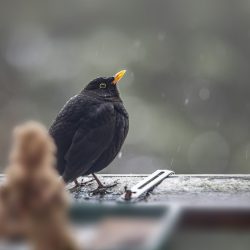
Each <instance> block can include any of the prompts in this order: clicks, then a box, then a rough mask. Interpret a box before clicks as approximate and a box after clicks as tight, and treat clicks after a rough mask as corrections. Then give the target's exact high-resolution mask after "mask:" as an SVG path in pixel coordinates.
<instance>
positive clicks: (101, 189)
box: [92, 173, 117, 194]
mask: <svg viewBox="0 0 250 250" xmlns="http://www.w3.org/2000/svg"><path fill="white" fill-rule="evenodd" d="M92 175H93V177H94V179H95V180H96V182H97V184H98V187H97V189H95V190H94V191H93V194H104V193H107V189H108V188H112V187H115V186H116V185H117V183H114V184H111V185H104V184H102V182H101V181H100V180H99V179H98V177H97V176H96V175H95V174H94V173H93V174H92Z"/></svg>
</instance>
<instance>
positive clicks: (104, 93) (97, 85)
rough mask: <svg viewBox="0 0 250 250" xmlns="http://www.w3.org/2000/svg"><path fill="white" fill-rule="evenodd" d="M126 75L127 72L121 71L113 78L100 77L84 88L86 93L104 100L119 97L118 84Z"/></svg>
mask: <svg viewBox="0 0 250 250" xmlns="http://www.w3.org/2000/svg"><path fill="white" fill-rule="evenodd" d="M125 73H126V70H121V71H119V72H118V73H116V74H115V75H114V76H112V77H98V78H96V79H94V80H92V81H91V82H90V83H89V84H88V85H87V86H86V87H85V88H84V92H86V91H87V92H91V93H94V94H95V95H98V96H100V97H103V98H110V97H111V98H112V97H119V91H118V88H117V83H118V82H119V81H120V80H121V79H122V78H123V76H124V74H125Z"/></svg>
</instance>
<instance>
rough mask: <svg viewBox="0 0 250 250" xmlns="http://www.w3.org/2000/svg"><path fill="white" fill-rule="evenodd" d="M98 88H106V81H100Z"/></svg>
mask: <svg viewBox="0 0 250 250" xmlns="http://www.w3.org/2000/svg"><path fill="white" fill-rule="evenodd" d="M99 87H100V89H106V87H107V85H106V83H104V82H102V83H101V84H100V85H99Z"/></svg>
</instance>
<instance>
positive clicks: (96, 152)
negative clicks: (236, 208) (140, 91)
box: [49, 70, 129, 188]
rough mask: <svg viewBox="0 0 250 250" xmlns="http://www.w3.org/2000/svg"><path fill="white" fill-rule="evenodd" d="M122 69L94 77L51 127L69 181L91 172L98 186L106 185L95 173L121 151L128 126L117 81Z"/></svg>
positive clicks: (60, 169) (60, 165) (61, 171)
mask: <svg viewBox="0 0 250 250" xmlns="http://www.w3.org/2000/svg"><path fill="white" fill-rule="evenodd" d="M125 72H126V70H122V71H120V72H118V73H117V74H115V75H114V76H113V77H99V78H96V79H94V80H92V81H91V82H90V83H89V84H88V85H87V86H86V87H85V88H84V89H83V90H82V91H81V92H80V93H79V94H77V95H75V96H74V97H72V98H71V99H70V100H69V101H68V102H67V103H66V104H65V105H64V107H63V108H62V109H61V111H60V112H59V114H58V115H57V117H56V119H55V121H54V122H53V124H52V125H51V127H50V129H49V133H50V135H51V136H52V137H53V138H54V141H55V144H56V146H57V170H58V172H59V174H60V175H61V176H62V177H63V179H64V181H65V182H66V183H68V182H71V181H75V183H76V185H77V184H79V183H78V182H77V178H78V177H79V176H84V175H89V174H92V175H93V177H94V179H95V180H96V181H97V183H98V188H104V187H105V186H104V185H103V184H102V183H101V182H100V180H99V179H98V178H97V176H96V175H95V173H96V172H99V171H101V170H102V169H104V168H106V167H107V166H108V165H109V164H110V163H111V162H112V161H113V160H114V158H115V157H116V155H117V154H118V153H119V151H120V149H121V147H122V145H123V143H124V140H125V138H126V136H127V133H128V129H129V117H128V113H127V111H126V109H125V107H124V106H123V102H122V100H121V97H120V94H119V91H118V88H117V83H118V81H119V80H120V79H121V78H122V77H123V76H124V74H125Z"/></svg>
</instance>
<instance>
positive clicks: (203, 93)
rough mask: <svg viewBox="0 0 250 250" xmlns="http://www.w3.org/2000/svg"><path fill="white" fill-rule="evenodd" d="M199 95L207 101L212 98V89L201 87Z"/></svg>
mask: <svg viewBox="0 0 250 250" xmlns="http://www.w3.org/2000/svg"><path fill="white" fill-rule="evenodd" d="M199 97H200V98H201V100H203V101H206V100H208V99H209V98H210V91H209V89H207V88H202V89H200V92H199Z"/></svg>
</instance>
